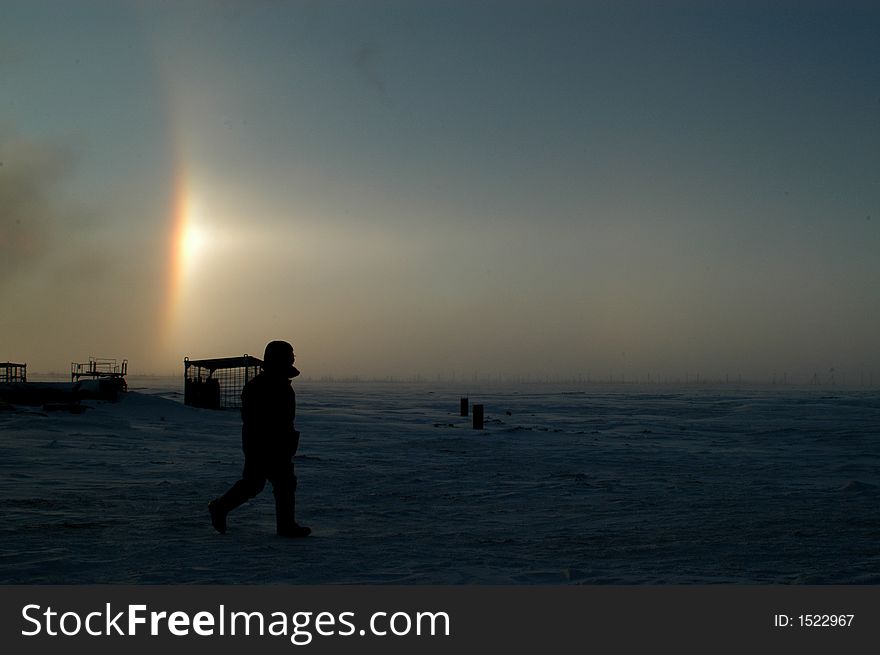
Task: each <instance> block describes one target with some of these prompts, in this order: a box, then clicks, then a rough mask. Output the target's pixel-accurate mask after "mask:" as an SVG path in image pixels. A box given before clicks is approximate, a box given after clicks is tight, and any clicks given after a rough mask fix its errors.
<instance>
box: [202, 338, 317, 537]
mask: <svg viewBox="0 0 880 655" xmlns="http://www.w3.org/2000/svg"><path fill="white" fill-rule="evenodd" d="M293 362H294V354H293V346H291V345H290V344H289V343H287V342H286V341H272V342H271V343H269V344H268V345H267V346H266V351H265V354H264V355H263V372H262V373H260V374H259V375H257V377H255V378H254V379H253V380H251V381H250V382H248V383H247V384H246V385H245V386H244V390H243V391H242V392H241V418H242V427H241V447H242V449H243V450H244V471H243V472H242V474H241V480H239V481H238V482H236V483H235V484H234V485H232V488H231V489H230V490H229V491H227V492H226V493H225V494H223V496H221V497H220V498H217V499H216V500H212V501H211V502H210V503H209V504H208V510H209V511H210V513H211V523H212V524H213V525H214V528H216V530H217V532H219V533H221V534H225V533H226V515H227V514H229V512H231V511H232V510H234V509H235V508H236V507H238V506H239V505H241V504H242V503H244V502H246V501H247V500H249V499H250V498H253V497H254V496H256V495H257V494H258V493H260V492H261V491H262V490H263V488H264V487H265V486H266V480H269V482H271V483H272V493H273V494H274V495H275V520H276V526H277V529H278V534H279V535H280V536H282V537H307V536H308V535H309V534H310V533H311V529H310V528H307V527H305V526H302V525H299V524H298V523H297V522H296V520H295V519H294V514H295V509H296V475H294V471H293V455H294V453H296V449H297V447H298V446H299V432H297V431H296V429H295V428H294V426H293V422H294V418H295V417H296V394H295V393H294V391H293V388H292V387H291V386H290V379H291V378H294V377H296V376H297V375H299V371H298V370H296V368H295V367H294V366H293Z"/></svg>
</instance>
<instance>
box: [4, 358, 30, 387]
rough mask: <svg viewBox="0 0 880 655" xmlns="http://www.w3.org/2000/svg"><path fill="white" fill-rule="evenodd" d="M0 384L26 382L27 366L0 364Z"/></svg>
mask: <svg viewBox="0 0 880 655" xmlns="http://www.w3.org/2000/svg"><path fill="white" fill-rule="evenodd" d="M0 382H2V383H11V382H27V364H15V363H13V362H0Z"/></svg>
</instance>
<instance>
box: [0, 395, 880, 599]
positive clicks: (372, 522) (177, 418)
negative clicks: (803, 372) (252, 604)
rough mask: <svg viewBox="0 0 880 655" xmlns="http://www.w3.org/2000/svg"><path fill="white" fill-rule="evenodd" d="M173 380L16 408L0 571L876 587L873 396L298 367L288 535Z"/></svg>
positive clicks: (227, 422) (0, 526) (878, 428)
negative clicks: (292, 529)
mask: <svg viewBox="0 0 880 655" xmlns="http://www.w3.org/2000/svg"><path fill="white" fill-rule="evenodd" d="M177 386H179V385H178V381H177V380H174V381H168V380H165V381H162V380H158V381H157V380H155V379H154V380H149V381H146V382H144V381H141V382H137V381H132V387H133V388H135V389H136V390H135V391H134V392H132V393H129V394H127V396H125V397H124V399H123V400H122V401H121V402H119V403H116V404H113V403H98V402H90V403H88V404H90V405H91V406H92V408H91V409H89V410H88V411H86V412H85V413H83V414H79V415H74V414H70V413H66V412H45V411H43V410H42V409H37V408H18V409H16V410H14V411H9V410H7V411H2V412H0V435H2V439H0V497H2V503H3V504H2V514H0V516H2V521H0V582H2V583H400V584H415V583H439V584H458V583H478V584H482V583H502V584H507V583H515V584H537V583H553V584H556V583H562V584H565V583H588V584H596V583H692V582H693V583H706V582H722V583H819V584H824V583H870V584H880V394H878V393H877V392H868V391H852V390H849V391H843V390H834V391H816V390H729V389H728V390H723V391H717V390H716V391H713V390H708V389H693V388H692V389H685V390H678V391H675V390H669V389H661V388H654V389H650V388H643V389H638V388H635V387H617V388H614V387H610V386H608V387H604V388H602V387H593V388H587V389H584V388H583V387H581V388H578V387H577V385H569V386H568V387H565V386H558V387H557V386H547V385H544V386H541V385H537V386H531V387H527V386H510V387H506V388H500V387H496V388H491V387H489V386H486V387H485V388H479V387H477V386H475V385H468V388H464V387H462V386H461V385H459V386H455V385H451V384H447V385H431V384H423V385H415V384H390V383H387V384H372V383H352V384H342V383H335V384H330V383H318V382H297V383H295V388H296V389H297V394H298V401H299V419H298V423H297V427H298V428H299V429H300V431H301V432H302V442H301V446H300V452H299V455H298V456H297V459H296V462H297V474H298V476H299V494H298V507H299V516H298V518H299V520H300V521H301V522H303V523H305V524H307V525H311V526H312V527H313V528H314V531H315V533H314V536H313V537H311V538H309V539H305V540H284V539H281V538H278V537H276V536H275V535H274V515H273V511H274V506H273V499H272V495H271V493H270V490H269V489H268V488H267V489H266V491H264V492H263V494H262V495H260V496H259V497H258V498H257V499H255V500H254V501H252V502H251V503H250V504H248V505H245V506H243V507H241V508H240V509H238V510H237V511H236V512H234V513H233V514H231V515H230V529H229V532H228V534H226V535H219V534H216V533H215V532H214V531H213V529H212V528H211V526H210V523H209V521H208V516H207V510H206V505H207V502H208V500H210V499H211V498H213V497H214V496H217V495H219V494H220V493H222V492H223V491H225V490H226V488H227V487H228V486H229V485H230V484H231V483H233V482H234V481H235V480H236V479H237V478H238V475H239V473H240V468H241V462H242V456H241V453H240V450H239V443H240V442H239V439H240V437H239V434H240V432H239V429H240V422H239V417H238V414H237V412H235V411H229V412H216V411H209V410H198V409H192V408H189V407H184V406H183V405H182V404H181V403H180V398H179V394H178V393H177V391H176V390H175V389H176V388H177ZM463 392H469V393H470V397H471V401H472V402H482V403H484V404H485V406H486V429H485V430H483V431H479V432H478V431H474V430H472V429H471V428H470V424H469V422H468V421H469V420H468V419H461V418H459V416H458V404H459V396H460V395H461V394H462V393H463Z"/></svg>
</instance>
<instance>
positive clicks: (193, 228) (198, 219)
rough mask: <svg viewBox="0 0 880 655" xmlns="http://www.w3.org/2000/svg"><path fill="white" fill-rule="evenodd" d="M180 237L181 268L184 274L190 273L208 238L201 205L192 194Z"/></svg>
mask: <svg viewBox="0 0 880 655" xmlns="http://www.w3.org/2000/svg"><path fill="white" fill-rule="evenodd" d="M179 239H180V241H179V243H178V251H179V253H180V268H181V272H182V273H183V274H184V275H188V274H190V273H191V272H192V270H193V267H194V266H195V264H196V262H197V261H198V258H199V255H200V253H201V252H202V251H203V250H204V249H205V244H206V243H207V240H208V239H207V232H206V231H205V228H204V224H203V222H202V216H201V207H200V205H199V203H198V202H197V201H196V200H195V199H194V198H192V197H191V196H190V197H189V198H188V199H187V207H186V213H185V216H184V222H183V226H182V229H181V230H180V236H179Z"/></svg>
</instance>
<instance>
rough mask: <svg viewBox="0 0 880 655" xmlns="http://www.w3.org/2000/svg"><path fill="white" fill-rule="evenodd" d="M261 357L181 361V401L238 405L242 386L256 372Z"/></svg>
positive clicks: (225, 406) (211, 406) (205, 405)
mask: <svg viewBox="0 0 880 655" xmlns="http://www.w3.org/2000/svg"><path fill="white" fill-rule="evenodd" d="M262 365H263V362H262V360H260V359H257V358H256V357H251V356H249V355H243V356H241V357H221V358H217V359H189V358H188V357H187V358H186V359H184V360H183V368H184V374H183V375H184V381H183V404H184V405H190V406H192V407H202V408H205V409H230V408H236V407H241V391H242V389H244V385H245V384H247V383H248V381H249V380H252V379H253V378H255V377H256V376H257V374H258V373H259V372H260V370H261V367H262Z"/></svg>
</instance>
